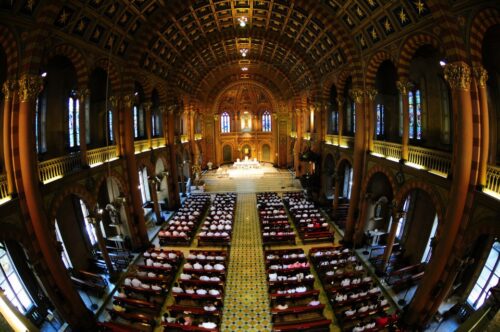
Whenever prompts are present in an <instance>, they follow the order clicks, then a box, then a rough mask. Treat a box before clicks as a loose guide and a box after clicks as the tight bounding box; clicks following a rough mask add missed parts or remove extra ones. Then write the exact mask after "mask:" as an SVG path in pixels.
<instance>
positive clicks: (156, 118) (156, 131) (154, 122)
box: [151, 109, 161, 137]
mask: <svg viewBox="0 0 500 332" xmlns="http://www.w3.org/2000/svg"><path fill="white" fill-rule="evenodd" d="M160 131H161V122H160V114H159V112H158V110H157V109H153V112H152V116H151V136H153V137H158V136H160Z"/></svg>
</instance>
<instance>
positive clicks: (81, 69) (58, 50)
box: [45, 44, 89, 89]
mask: <svg viewBox="0 0 500 332" xmlns="http://www.w3.org/2000/svg"><path fill="white" fill-rule="evenodd" d="M55 56H64V57H66V58H67V59H68V60H69V61H70V62H71V63H72V64H73V67H74V68H75V71H76V79H77V83H78V88H79V89H84V88H86V87H87V85H88V79H89V70H88V66H87V62H86V61H85V59H84V57H83V56H82V53H81V52H80V51H79V50H77V49H76V48H75V47H73V46H71V45H68V44H61V45H58V46H56V47H55V48H53V49H52V50H51V52H50V53H49V54H48V56H47V58H46V59H45V61H48V60H49V59H51V58H53V57H55Z"/></svg>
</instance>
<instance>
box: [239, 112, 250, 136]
mask: <svg viewBox="0 0 500 332" xmlns="http://www.w3.org/2000/svg"><path fill="white" fill-rule="evenodd" d="M251 130H252V114H250V113H249V112H248V111H245V112H243V115H242V116H241V131H251Z"/></svg>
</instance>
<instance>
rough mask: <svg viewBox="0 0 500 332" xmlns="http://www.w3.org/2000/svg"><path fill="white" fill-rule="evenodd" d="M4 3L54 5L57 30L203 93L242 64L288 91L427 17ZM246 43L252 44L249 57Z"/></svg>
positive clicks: (82, 0)
mask: <svg viewBox="0 0 500 332" xmlns="http://www.w3.org/2000/svg"><path fill="white" fill-rule="evenodd" d="M0 6H1V7H3V8H4V9H10V10H12V11H14V12H16V13H19V14H22V15H25V16H32V17H33V18H35V19H36V18H37V16H40V15H45V11H44V8H49V6H50V7H54V6H56V10H53V12H54V13H55V14H54V15H53V17H52V24H53V25H54V27H55V28H56V29H58V30H60V31H62V32H63V33H66V34H70V35H72V36H75V37H77V38H80V39H83V40H84V41H86V42H88V43H90V44H93V45H96V46H97V47H99V48H101V49H104V50H106V51H111V52H112V53H113V54H114V55H116V56H119V57H122V58H124V59H125V60H127V59H137V61H138V62H139V67H141V68H143V69H144V70H146V71H149V72H151V73H154V74H155V75H157V76H158V77H160V78H163V79H165V80H167V81H168V82H169V84H171V85H174V86H176V87H178V88H180V89H182V90H183V91H185V92H188V93H191V94H199V93H203V91H205V90H206V89H207V86H206V85H207V84H208V83H207V82H211V83H210V84H211V85H213V84H218V82H217V81H218V79H219V80H220V81H227V77H236V76H238V77H241V75H239V71H240V70H241V67H248V68H249V71H248V72H247V73H246V74H249V75H253V76H255V77H261V78H262V77H265V76H266V73H267V76H269V77H267V80H268V81H269V82H270V83H272V84H274V85H275V86H277V87H278V89H279V90H280V89H281V90H283V89H285V90H286V91H282V92H283V93H285V94H288V95H291V94H293V93H294V92H297V91H302V90H304V89H307V88H309V87H311V86H312V85H314V84H317V83H318V82H320V81H321V79H322V78H323V77H325V75H327V74H328V73H331V72H332V71H334V70H336V69H338V68H339V67H341V66H343V65H345V64H346V63H348V62H349V61H350V55H352V54H359V53H360V52H363V51H364V50H367V49H370V48H372V47H376V46H377V45H380V44H381V43H382V42H383V41H384V40H386V39H388V38H391V36H394V35H397V34H398V33H400V32H402V31H405V30H406V29H408V27H409V26H412V25H414V24H416V23H418V22H420V21H423V20H425V19H427V18H428V17H430V15H428V14H430V10H429V7H428V5H427V0H410V1H403V0H398V1H388V0H353V1H346V0H234V1H229V0H196V1H189V0H69V1H60V0H59V1H54V0H51V1H49V0H45V1H44V0H24V1H13V2H12V3H11V2H8V1H6V2H2V5H0ZM242 17H246V19H247V25H246V26H245V27H241V26H240V25H239V21H238V19H240V18H242ZM241 49H247V50H248V53H247V56H246V57H245V58H243V57H242V55H241V53H240V51H241ZM242 60H243V61H244V63H243V64H240V62H241V61H242ZM220 68H227V71H225V72H223V73H222V72H221V70H220ZM214 73H218V74H217V75H219V76H218V77H216V78H214ZM223 74H225V75H223ZM270 75H274V77H270ZM217 78H218V79H217ZM265 80H266V79H264V81H265ZM283 82H284V83H283ZM209 88H210V89H212V88H213V86H212V87H209ZM202 90H203V91H202Z"/></svg>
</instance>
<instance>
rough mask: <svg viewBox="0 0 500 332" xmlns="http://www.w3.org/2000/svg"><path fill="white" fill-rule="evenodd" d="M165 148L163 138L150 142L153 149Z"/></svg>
mask: <svg viewBox="0 0 500 332" xmlns="http://www.w3.org/2000/svg"><path fill="white" fill-rule="evenodd" d="M164 146H165V137H157V138H153V139H152V140H151V147H152V148H153V149H160V148H163V147H164Z"/></svg>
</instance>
